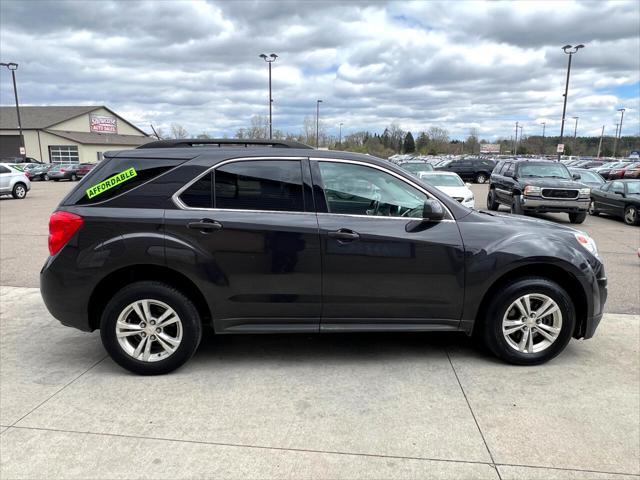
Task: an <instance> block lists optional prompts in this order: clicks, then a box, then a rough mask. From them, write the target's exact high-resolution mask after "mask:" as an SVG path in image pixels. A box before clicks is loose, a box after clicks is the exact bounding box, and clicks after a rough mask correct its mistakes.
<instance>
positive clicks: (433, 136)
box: [427, 127, 449, 155]
mask: <svg viewBox="0 0 640 480" xmlns="http://www.w3.org/2000/svg"><path fill="white" fill-rule="evenodd" d="M427 135H428V136H429V154H431V155H436V154H438V153H446V152H447V150H448V146H449V132H448V131H447V130H446V129H444V128H440V127H429V130H427Z"/></svg>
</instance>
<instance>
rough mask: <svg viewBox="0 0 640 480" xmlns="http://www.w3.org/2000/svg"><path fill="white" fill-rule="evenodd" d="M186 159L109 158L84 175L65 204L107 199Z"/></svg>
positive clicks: (81, 203) (82, 203)
mask: <svg viewBox="0 0 640 480" xmlns="http://www.w3.org/2000/svg"><path fill="white" fill-rule="evenodd" d="M183 162H184V160H183V159H165V158H158V159H152V158H126V157H122V158H121V157H114V158H108V159H105V160H103V161H102V162H101V163H99V164H98V165H97V166H96V167H95V168H92V169H91V171H90V172H89V173H88V174H87V175H85V176H84V178H83V179H82V180H81V181H80V183H79V184H78V186H77V187H76V188H75V189H74V190H73V191H72V192H71V193H70V194H69V195H68V196H67V197H66V198H65V199H64V200H63V201H62V203H63V204H64V205H69V204H76V205H87V204H93V203H98V202H104V201H105V200H109V199H111V198H114V197H116V196H118V195H121V194H122V193H125V192H127V191H129V190H131V189H133V188H135V187H137V186H139V185H142V184H143V183H146V182H148V181H149V180H152V179H153V178H155V177H157V176H158V175H161V174H162V173H164V172H167V171H168V170H170V169H172V168H174V167H176V166H178V165H180V164H181V163H183Z"/></svg>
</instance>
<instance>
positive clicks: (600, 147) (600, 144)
mask: <svg viewBox="0 0 640 480" xmlns="http://www.w3.org/2000/svg"><path fill="white" fill-rule="evenodd" d="M602 137H604V125H602V133H601V134H600V143H598V155H597V157H598V158H600V152H601V150H602Z"/></svg>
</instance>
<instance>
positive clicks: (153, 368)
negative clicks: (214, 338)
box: [100, 281, 202, 375]
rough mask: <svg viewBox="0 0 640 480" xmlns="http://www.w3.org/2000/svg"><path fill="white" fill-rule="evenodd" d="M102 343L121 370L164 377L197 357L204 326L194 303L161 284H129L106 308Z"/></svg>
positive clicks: (103, 318) (102, 323)
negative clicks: (193, 357) (195, 355)
mask: <svg viewBox="0 0 640 480" xmlns="http://www.w3.org/2000/svg"><path fill="white" fill-rule="evenodd" d="M100 336H101V337H102V343H103V345H104V347H105V349H106V350H107V352H108V353H109V355H110V356H111V358H113V360H114V361H115V362H116V363H117V364H118V365H120V366H121V367H124V368H126V369H127V370H129V371H131V372H134V373H138V374H141V375H159V374H163V373H168V372H171V371H173V370H175V369H176V368H178V367H180V366H182V365H183V364H184V363H185V362H187V361H188V360H189V359H190V358H191V357H192V355H193V354H194V353H195V351H196V349H197V348H198V345H199V343H200V338H201V337H202V324H201V320H200V315H199V314H198V310H197V309H196V307H195V306H194V304H193V302H191V300H189V299H188V298H187V297H186V296H185V295H184V294H183V293H182V292H180V291H178V290H176V289H175V288H173V287H171V286H169V285H166V284H164V283H160V282H153V281H143V282H136V283H132V284H130V285H127V286H126V287H124V288H123V289H122V290H120V291H119V292H118V293H116V294H115V295H114V297H113V298H112V299H111V301H109V303H108V304H107V306H106V307H105V309H104V311H103V314H102V320H101V322H100Z"/></svg>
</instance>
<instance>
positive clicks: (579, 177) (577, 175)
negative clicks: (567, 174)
mask: <svg viewBox="0 0 640 480" xmlns="http://www.w3.org/2000/svg"><path fill="white" fill-rule="evenodd" d="M571 177H572V178H573V179H574V180H580V179H581V178H582V176H581V175H580V174H579V173H574V174H573V175H571Z"/></svg>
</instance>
